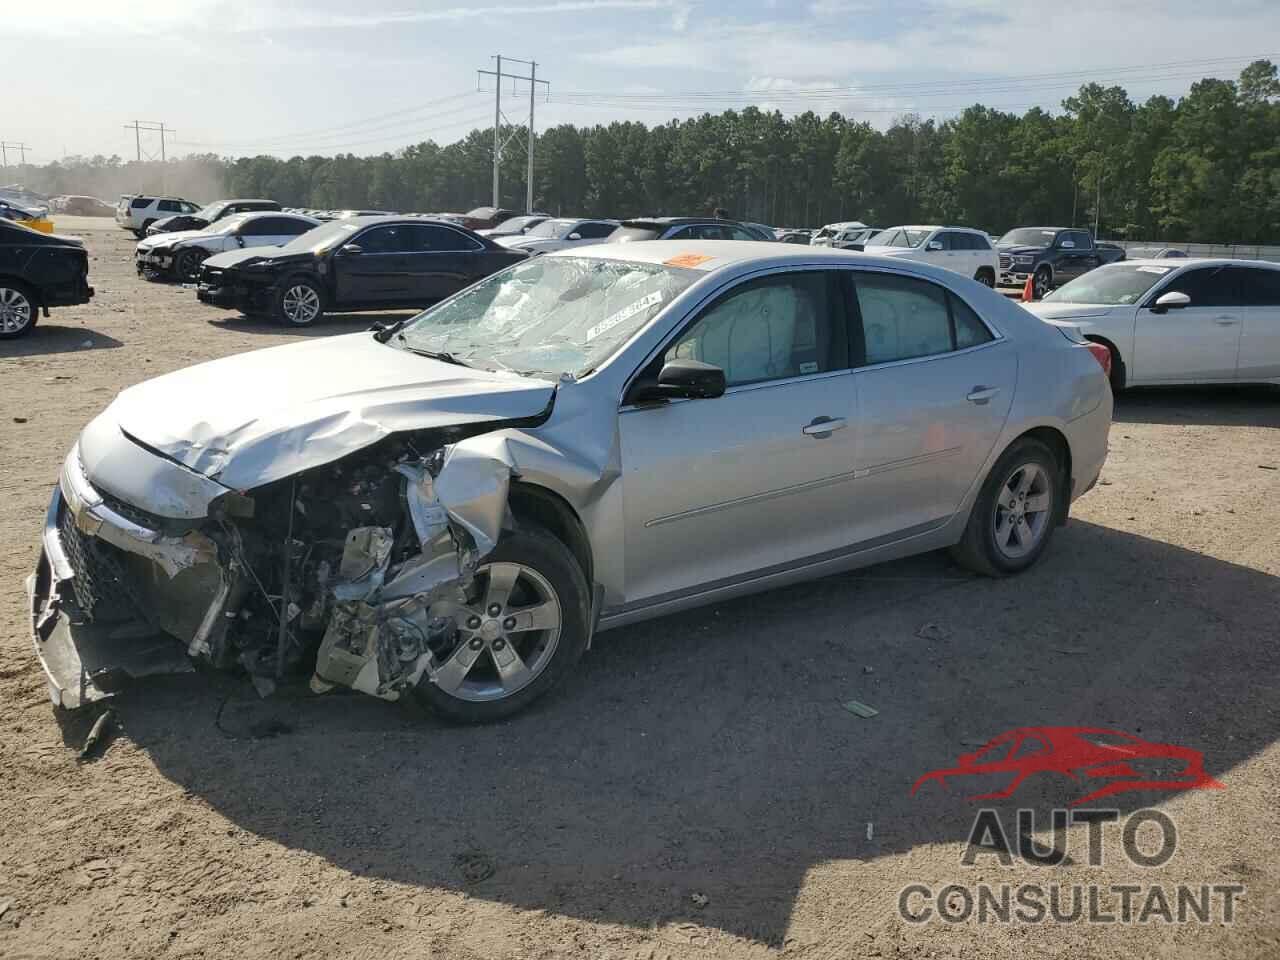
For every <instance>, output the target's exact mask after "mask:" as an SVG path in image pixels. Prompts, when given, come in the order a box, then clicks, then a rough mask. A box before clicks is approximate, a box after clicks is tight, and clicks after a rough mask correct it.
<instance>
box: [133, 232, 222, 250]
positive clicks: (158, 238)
mask: <svg viewBox="0 0 1280 960" xmlns="http://www.w3.org/2000/svg"><path fill="white" fill-rule="evenodd" d="M205 235H206V234H205V231H203V230H174V231H172V232H170V233H157V234H156V235H155V236H153V237H147V239H145V240H139V241H138V249H139V250H150V249H152V248H153V247H168V246H172V245H173V244H175V243H180V242H181V241H183V240H190V239H191V238H192V237H203V236H205Z"/></svg>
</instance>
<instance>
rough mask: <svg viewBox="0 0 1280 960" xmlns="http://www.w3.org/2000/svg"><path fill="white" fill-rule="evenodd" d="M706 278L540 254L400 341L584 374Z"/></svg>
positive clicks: (458, 356)
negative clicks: (668, 305)
mask: <svg viewBox="0 0 1280 960" xmlns="http://www.w3.org/2000/svg"><path fill="white" fill-rule="evenodd" d="M312 232H315V231H312ZM699 276H700V275H699V274H698V273H697V272H696V271H694V270H688V269H684V268H676V267H667V266H662V265H659V264H651V263H630V262H627V261H621V260H600V259H594V258H587V257H539V258H537V259H533V260H527V261H525V262H523V263H518V264H516V265H515V266H513V267H510V268H508V269H507V270H504V271H502V272H501V273H496V274H494V275H493V276H491V277H488V278H487V279H485V280H482V281H481V282H480V283H478V284H476V285H475V286H473V287H471V288H469V289H468V290H465V291H463V292H462V293H461V294H459V295H458V296H456V297H453V298H452V299H450V300H446V301H445V302H443V303H441V304H439V305H438V306H435V307H431V308H430V309H428V310H426V311H424V312H423V313H420V314H419V315H418V316H417V317H415V318H413V319H412V320H410V321H409V322H408V324H407V325H406V326H405V327H404V329H403V330H401V331H400V334H399V336H398V337H397V338H396V339H395V340H393V341H392V342H393V343H399V344H400V345H402V346H404V347H406V348H408V349H410V350H418V351H422V352H426V353H442V354H448V355H449V357H450V358H451V359H454V360H457V361H460V362H462V363H465V364H467V365H469V366H474V367H481V368H488V369H497V370H514V371H516V372H518V373H528V374H539V375H549V376H551V377H559V376H560V375H561V374H565V373H568V374H572V375H573V376H582V375H583V374H585V373H587V372H588V371H590V370H593V369H595V368H596V367H597V366H598V365H599V364H601V363H603V362H604V361H605V360H606V359H608V357H610V356H611V355H612V354H613V353H614V351H615V350H617V348H618V347H619V346H621V345H622V344H623V343H625V342H626V341H627V340H628V339H629V338H630V337H631V336H632V334H634V333H635V332H636V331H637V330H639V329H640V328H641V327H643V326H644V325H645V324H646V323H648V322H649V321H650V320H651V319H652V318H653V317H654V316H656V315H657V313H658V311H660V310H661V309H662V308H663V307H665V306H666V305H667V304H668V303H670V302H671V301H672V300H673V299H675V297H677V296H679V294H680V293H682V292H683V291H684V290H685V289H686V288H687V287H688V286H689V285H690V284H692V283H693V282H694V281H695V280H697V279H698V277H699Z"/></svg>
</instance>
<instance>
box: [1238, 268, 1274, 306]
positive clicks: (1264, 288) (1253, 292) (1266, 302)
mask: <svg viewBox="0 0 1280 960" xmlns="http://www.w3.org/2000/svg"><path fill="white" fill-rule="evenodd" d="M1231 272H1232V273H1237V274H1239V275H1240V293H1241V297H1240V299H1241V302H1242V303H1243V304H1244V305H1245V306H1246V307H1280V270H1266V269H1263V268H1262V267H1232V268H1231Z"/></svg>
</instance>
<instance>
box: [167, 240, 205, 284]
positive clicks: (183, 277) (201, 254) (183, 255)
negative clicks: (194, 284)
mask: <svg viewBox="0 0 1280 960" xmlns="http://www.w3.org/2000/svg"><path fill="white" fill-rule="evenodd" d="M208 258H209V253H208V251H206V250H201V249H200V248H199V247H197V248H195V249H192V250H180V251H178V256H177V257H176V258H174V261H173V275H174V277H175V278H176V279H177V281H178V282H179V283H190V282H191V281H192V280H195V278H196V273H198V272H199V270H200V264H202V263H204V262H205V260H207V259H208Z"/></svg>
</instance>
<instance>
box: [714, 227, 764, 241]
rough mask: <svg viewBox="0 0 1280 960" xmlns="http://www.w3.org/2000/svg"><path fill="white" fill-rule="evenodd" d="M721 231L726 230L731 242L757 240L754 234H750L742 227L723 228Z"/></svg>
mask: <svg viewBox="0 0 1280 960" xmlns="http://www.w3.org/2000/svg"><path fill="white" fill-rule="evenodd" d="M721 229H722V230H724V232H725V233H726V234H728V237H729V239H730V240H756V239H757V237H756V236H755V235H754V234H752V233H749V232H747V231H746V230H743V229H742V228H741V227H721Z"/></svg>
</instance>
